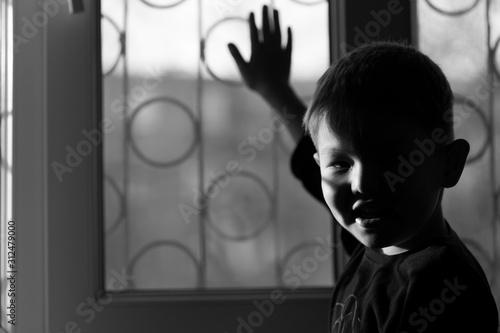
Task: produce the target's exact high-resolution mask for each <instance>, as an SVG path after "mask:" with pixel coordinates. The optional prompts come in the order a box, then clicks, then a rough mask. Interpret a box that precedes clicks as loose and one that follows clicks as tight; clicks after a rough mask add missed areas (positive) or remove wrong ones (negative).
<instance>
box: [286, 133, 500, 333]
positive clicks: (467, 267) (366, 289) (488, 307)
mask: <svg viewBox="0 0 500 333" xmlns="http://www.w3.org/2000/svg"><path fill="white" fill-rule="evenodd" d="M314 152H315V148H314V145H313V144H312V141H311V139H310V138H309V137H304V138H303V139H302V140H301V141H300V142H299V144H298V145H297V148H296V150H295V152H294V154H293V156H292V172H293V173H294V175H295V176H296V177H297V178H298V179H299V180H301V181H302V184H303V185H304V187H305V188H306V189H307V190H308V191H309V192H310V193H311V195H313V196H314V197H315V198H317V199H318V200H319V201H321V202H322V203H325V202H324V199H323V195H322V191H321V175H320V170H319V167H318V166H317V165H316V162H315V161H314V159H313V157H312V156H313V154H314ZM447 226H448V229H449V235H448V236H447V237H438V238H434V239H432V240H431V241H430V242H427V243H425V244H422V245H421V246H419V247H418V248H416V249H412V250H410V251H407V252H405V253H402V254H399V255H395V256H386V255H384V254H382V253H379V252H377V250H374V249H370V248H366V247H365V246H363V245H361V244H360V243H359V242H358V241H357V240H356V239H355V238H354V237H353V236H352V235H351V234H349V233H348V232H347V231H346V230H344V229H342V237H341V238H342V242H343V245H344V247H345V249H346V252H348V253H349V254H351V259H350V260H349V263H348V264H347V266H346V268H345V271H344V272H343V274H342V276H341V277H340V279H339V281H338V283H337V285H336V287H335V290H334V293H333V297H332V307H331V322H330V323H331V332H342V333H348V332H358V333H365V332H370V333H371V332H391V333H392V332H395V333H404V332H407V333H412V332H428V333H430V332H440V333H441V332H464V333H466V332H478V333H479V332H485V333H489V332H492V333H493V332H497V330H498V312H497V308H496V304H495V301H494V299H493V296H492V294H491V290H490V287H489V284H488V281H487V279H486V277H485V274H484V272H483V270H482V269H481V267H480V265H479V263H478V262H477V260H476V259H475V258H474V256H473V255H472V254H471V253H470V252H469V250H468V249H467V248H466V246H465V245H464V244H463V243H462V241H460V239H459V238H458V236H457V235H456V233H455V232H454V231H453V230H452V229H451V228H450V227H449V225H447Z"/></svg>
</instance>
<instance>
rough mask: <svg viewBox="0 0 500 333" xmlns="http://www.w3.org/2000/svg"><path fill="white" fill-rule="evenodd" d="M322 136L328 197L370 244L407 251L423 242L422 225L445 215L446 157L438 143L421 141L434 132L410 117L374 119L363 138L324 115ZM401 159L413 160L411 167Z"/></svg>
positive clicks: (324, 185)
mask: <svg viewBox="0 0 500 333" xmlns="http://www.w3.org/2000/svg"><path fill="white" fill-rule="evenodd" d="M317 139H318V140H317V148H318V153H317V154H315V158H316V160H317V162H318V164H319V166H320V169H321V177H322V189H323V195H324V197H325V200H326V203H327V205H328V207H329V208H330V210H331V212H332V213H333V215H334V217H335V218H336V219H337V221H338V222H339V223H340V224H341V225H342V226H343V227H344V228H346V229H347V230H348V231H349V232H350V233H351V234H352V235H354V236H355V237H356V238H357V239H358V240H359V241H360V242H361V243H362V244H364V245H365V246H368V247H372V248H380V249H382V250H383V252H384V253H387V254H395V253H399V252H403V251H405V250H407V249H408V245H409V244H411V246H410V248H411V247H413V246H415V245H418V244H415V240H416V239H418V237H415V236H416V235H417V234H418V233H419V231H421V230H422V229H423V228H424V227H426V226H428V225H430V223H433V222H434V221H435V220H437V219H442V216H441V207H440V196H441V192H442V185H441V184H442V179H441V176H442V174H443V167H444V166H443V157H442V154H441V153H440V149H439V148H438V147H437V145H436V147H435V151H434V153H432V154H428V153H426V152H423V151H422V149H421V148H419V147H418V146H417V145H416V143H415V140H419V142H422V141H424V140H426V139H427V140H429V139H430V138H429V136H428V135H426V134H425V132H424V131H423V130H421V129H420V128H418V127H417V126H415V125H414V123H412V122H411V120H408V119H401V120H397V121H395V120H392V119H374V120H373V122H370V133H366V135H365V136H364V137H363V139H361V140H358V141H359V142H353V140H351V139H350V138H346V137H345V136H341V135H339V134H338V133H335V132H334V131H333V130H331V129H330V127H329V126H328V125H327V124H326V122H325V121H322V122H321V125H320V127H319V131H318V138H317ZM426 142H427V143H428V144H429V141H426ZM428 147H429V148H430V146H428ZM417 150H419V151H420V152H421V153H418V152H416V151H417ZM429 151H430V150H428V151H427V152H429ZM422 156H423V160H422V159H421V158H420V159H419V157H422ZM402 160H406V161H408V162H409V164H406V168H405V167H402V166H401V163H403V162H401V161H402ZM412 168H413V170H412ZM398 169H399V170H398ZM398 177H399V178H398Z"/></svg>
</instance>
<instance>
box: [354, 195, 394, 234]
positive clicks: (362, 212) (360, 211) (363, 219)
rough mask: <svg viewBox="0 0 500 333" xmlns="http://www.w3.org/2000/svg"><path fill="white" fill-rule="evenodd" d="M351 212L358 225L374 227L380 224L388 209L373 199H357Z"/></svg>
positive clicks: (388, 211)
mask: <svg viewBox="0 0 500 333" xmlns="http://www.w3.org/2000/svg"><path fill="white" fill-rule="evenodd" d="M353 213H354V214H353V215H354V218H355V221H356V223H357V224H358V225H360V226H361V227H363V228H374V227H378V226H380V224H381V223H382V222H383V218H384V217H386V216H387V215H388V214H389V213H390V209H389V208H388V207H387V206H386V205H382V204H379V203H375V202H373V201H369V202H360V201H357V202H356V203H355V204H354V206H353Z"/></svg>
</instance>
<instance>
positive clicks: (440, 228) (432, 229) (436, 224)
mask: <svg viewBox="0 0 500 333" xmlns="http://www.w3.org/2000/svg"><path fill="white" fill-rule="evenodd" d="M449 232H450V231H449V230H448V226H447V225H446V222H445V220H444V217H443V212H442V209H441V205H438V207H436V210H435V211H434V213H433V215H432V216H431V218H430V219H429V221H428V222H427V223H426V225H425V226H424V227H423V228H422V229H421V230H420V231H419V232H418V233H417V234H416V235H415V236H413V237H412V238H410V239H408V240H407V241H405V242H404V243H402V244H398V245H394V246H388V247H384V248H382V249H381V251H382V253H383V254H385V255H389V256H392V255H396V254H400V253H403V252H406V251H409V250H411V249H413V248H415V247H417V246H419V245H420V244H423V243H425V242H427V241H429V240H431V239H433V238H436V237H445V236H448V235H449Z"/></svg>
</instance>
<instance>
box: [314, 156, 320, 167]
mask: <svg viewBox="0 0 500 333" xmlns="http://www.w3.org/2000/svg"><path fill="white" fill-rule="evenodd" d="M313 157H314V160H315V161H316V164H317V165H318V166H320V165H319V155H318V153H314V155H313Z"/></svg>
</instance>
